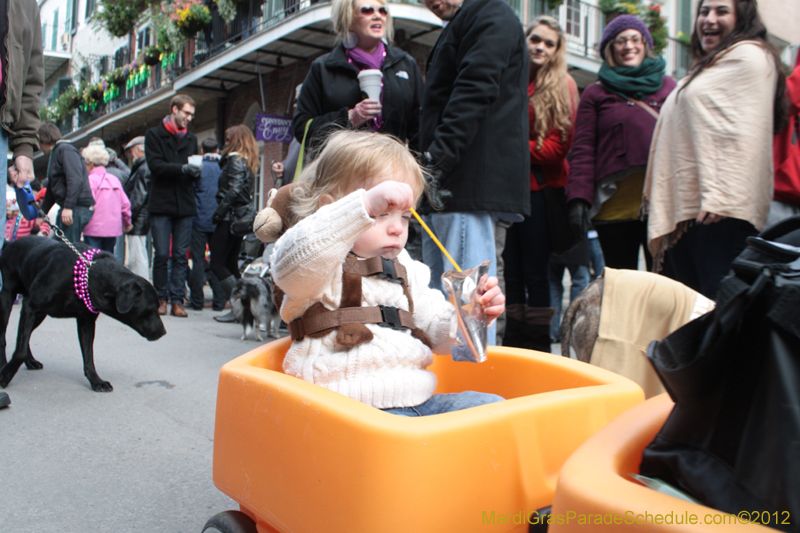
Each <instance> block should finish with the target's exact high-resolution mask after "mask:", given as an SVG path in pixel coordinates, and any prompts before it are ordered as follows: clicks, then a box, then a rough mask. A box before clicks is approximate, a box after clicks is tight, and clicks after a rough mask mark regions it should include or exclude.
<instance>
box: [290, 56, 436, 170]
mask: <svg viewBox="0 0 800 533" xmlns="http://www.w3.org/2000/svg"><path fill="white" fill-rule="evenodd" d="M381 70H382V71H383V129H382V130H381V131H382V132H383V133H388V134H390V135H394V136H395V137H397V138H398V139H401V140H403V141H406V140H408V141H409V143H410V144H411V146H412V148H414V147H415V146H416V136H417V131H418V130H419V106H420V99H421V97H422V75H421V74H420V72H419V67H417V63H416V61H414V59H413V58H412V57H411V56H410V55H408V54H407V53H405V52H403V51H402V50H400V49H399V48H394V47H393V46H387V47H386V59H385V60H384V62H383V67H382V68H381ZM357 76H358V69H357V68H356V67H354V66H353V65H351V64H350V63H348V61H347V56H346V55H345V52H344V46H342V44H341V43H339V45H337V46H336V48H334V49H333V51H332V52H331V53H329V54H325V55H324V56H321V57H319V58H317V59H316V60H314V62H313V63H312V64H311V69H310V70H309V71H308V75H307V76H306V79H305V81H304V82H303V90H302V91H300V99H299V100H298V101H297V112H296V113H295V115H294V120H293V122H292V128H293V129H294V136H295V138H296V139H297V140H298V141H301V142H302V140H303V132H304V131H305V127H306V122H308V120H309V119H314V120H313V121H312V122H311V125H310V126H309V128H308V139H312V138H314V137H317V138H318V139H321V138H324V136H325V135H327V134H328V133H330V131H331V125H332V123H333V124H337V125H339V126H342V127H346V126H347V125H348V123H349V120H348V116H347V114H348V111H349V110H350V109H352V108H353V107H355V105H356V104H357V103H358V102H360V101H361V100H363V98H362V96H361V88H360V87H359V85H358V78H357ZM367 127H368V125H367V124H366V123H365V124H364V125H363V126H362V128H363V129H366V128H367ZM306 146H309V143H308V141H306ZM312 146H313V144H312ZM288 180H289V181H291V177H288ZM284 182H287V179H286V178H284Z"/></svg>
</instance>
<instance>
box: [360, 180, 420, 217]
mask: <svg viewBox="0 0 800 533" xmlns="http://www.w3.org/2000/svg"><path fill="white" fill-rule="evenodd" d="M364 204H365V207H366V208H367V214H369V216H370V217H372V218H375V217H377V216H378V215H381V214H383V213H388V212H390V211H405V210H406V209H410V208H412V207H414V191H412V190H411V187H410V186H409V185H408V184H407V183H400V182H399V181H382V182H381V183H379V184H377V185H376V186H374V187H373V188H371V189H370V190H368V191H367V192H366V194H365V195H364Z"/></svg>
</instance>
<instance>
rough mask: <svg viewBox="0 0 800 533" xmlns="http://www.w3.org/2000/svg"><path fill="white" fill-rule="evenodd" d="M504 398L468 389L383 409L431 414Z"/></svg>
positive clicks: (403, 412)
mask: <svg viewBox="0 0 800 533" xmlns="http://www.w3.org/2000/svg"><path fill="white" fill-rule="evenodd" d="M426 224H427V222H426ZM448 251H449V250H448ZM453 259H455V258H453ZM456 261H458V259H456ZM504 399H505V398H503V397H501V396H498V395H496V394H488V393H485V392H475V391H471V390H468V391H464V392H457V393H453V394H434V395H433V396H432V397H431V399H430V400H428V401H427V402H424V403H421V404H419V405H417V406H414V407H392V408H390V409H383V410H384V411H385V412H387V413H391V414H393V415H400V416H430V415H438V414H441V413H451V412H453V411H461V410H462V409H469V408H470V407H477V406H479V405H485V404H487V403H495V402H502V401H503V400H504Z"/></svg>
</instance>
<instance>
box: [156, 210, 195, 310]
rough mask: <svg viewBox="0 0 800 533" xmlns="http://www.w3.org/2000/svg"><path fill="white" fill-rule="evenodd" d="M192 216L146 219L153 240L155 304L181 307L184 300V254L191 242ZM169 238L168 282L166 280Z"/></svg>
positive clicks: (185, 263)
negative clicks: (162, 302) (170, 275)
mask: <svg viewBox="0 0 800 533" xmlns="http://www.w3.org/2000/svg"><path fill="white" fill-rule="evenodd" d="M192 218H193V217H192V216H191V215H190V216H187V217H173V216H169V215H150V232H151V235H152V237H153V249H154V250H155V258H154V259H153V286H154V287H155V289H156V293H158V299H159V300H166V301H168V302H171V303H173V304H181V305H183V300H184V297H185V296H186V270H187V268H188V267H189V260H188V259H187V258H186V252H187V251H188V250H189V245H190V243H191V240H192ZM170 237H172V279H168V276H169V274H168V271H169V266H168V263H169V259H170Z"/></svg>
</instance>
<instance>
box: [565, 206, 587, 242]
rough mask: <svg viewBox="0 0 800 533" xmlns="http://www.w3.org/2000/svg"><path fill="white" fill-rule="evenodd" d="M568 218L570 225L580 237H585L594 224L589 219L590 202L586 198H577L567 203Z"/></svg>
mask: <svg viewBox="0 0 800 533" xmlns="http://www.w3.org/2000/svg"><path fill="white" fill-rule="evenodd" d="M567 219H568V220H569V227H570V228H571V229H572V231H573V232H574V233H575V235H576V236H577V237H579V238H583V237H585V236H586V233H588V231H589V228H591V226H592V222H591V220H589V203H588V202H587V201H586V200H579V199H577V198H575V199H574V200H570V201H569V204H567Z"/></svg>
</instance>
